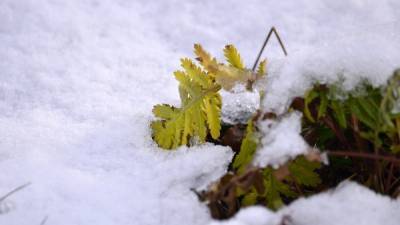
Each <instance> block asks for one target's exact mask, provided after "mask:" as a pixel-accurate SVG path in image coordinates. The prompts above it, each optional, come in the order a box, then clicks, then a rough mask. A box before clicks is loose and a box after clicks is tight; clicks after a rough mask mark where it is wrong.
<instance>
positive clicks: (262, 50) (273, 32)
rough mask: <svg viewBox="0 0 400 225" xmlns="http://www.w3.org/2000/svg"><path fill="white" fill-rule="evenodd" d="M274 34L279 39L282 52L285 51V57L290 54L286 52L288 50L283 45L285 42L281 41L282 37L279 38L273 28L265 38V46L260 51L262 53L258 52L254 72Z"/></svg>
mask: <svg viewBox="0 0 400 225" xmlns="http://www.w3.org/2000/svg"><path fill="white" fill-rule="evenodd" d="M272 34H275V37H276V39H278V42H279V45H280V46H281V48H282V51H283V53H284V54H285V56H287V55H288V54H287V51H286V48H285V45H283V42H282V40H281V37H280V36H279V33H278V31H276V29H275V27H272V28H271V29H270V30H269V32H268V35H267V37H266V38H265V41H264V43H263V45H262V47H261V49H260V52H258V55H257V58H256V61H255V62H254V65H253V68H252V69H251V70H252V71H253V72H254V71H255V69H256V67H257V65H258V61H260V58H261V55H262V53H263V52H264V49H265V46H267V43H268V41H269V39H270V38H271V35H272Z"/></svg>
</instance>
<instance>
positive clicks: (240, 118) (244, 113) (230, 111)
mask: <svg viewBox="0 0 400 225" xmlns="http://www.w3.org/2000/svg"><path fill="white" fill-rule="evenodd" d="M220 94H221V97H222V108H221V120H222V122H223V123H226V124H238V123H240V124H246V123H247V121H248V120H249V119H250V118H251V117H252V116H253V115H254V114H255V113H256V111H257V110H258V109H259V108H260V92H259V91H258V90H253V91H248V90H246V87H245V86H244V85H236V86H235V87H234V88H233V89H232V90H231V91H225V90H223V89H222V90H221V91H220Z"/></svg>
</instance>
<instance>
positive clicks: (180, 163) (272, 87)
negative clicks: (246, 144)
mask: <svg viewBox="0 0 400 225" xmlns="http://www.w3.org/2000/svg"><path fill="white" fill-rule="evenodd" d="M399 10H400V2H399V1H397V0H386V1H385V0H381V1H372V0H365V1H361V0H352V1H345V0H338V1H328V0H326V1H311V0H293V1H272V0H271V1H262V0H251V1H227V0H226V1H211V0H210V1H195V0H192V1H173V0H168V1H146V0H137V1H127V0H101V1H100V0H68V1H65V0H1V1H0V171H1V173H0V196H1V195H2V193H7V192H8V191H9V190H11V189H13V188H15V187H17V186H19V185H21V184H24V183H26V182H31V183H32V184H31V185H30V186H29V187H27V188H26V189H24V190H22V191H20V192H18V193H16V194H15V195H13V196H11V197H10V198H8V199H7V200H6V202H2V203H1V204H2V206H1V207H0V209H1V208H5V207H6V206H7V207H9V208H10V210H9V211H8V212H7V213H6V211H7V210H2V211H4V213H2V214H0V224H6V225H24V224H40V223H41V221H43V219H44V218H47V222H46V224H57V225H62V224H65V225H71V224H74V225H75V224H84V225H86V224H99V225H100V224H104V225H106V224H118V225H120V224H121V225H123V224H143V225H145V224H166V225H167V224H193V225H196V224H207V223H209V222H210V221H211V218H210V216H209V214H208V211H207V208H206V206H205V205H203V204H202V203H200V202H198V200H197V199H196V196H195V195H194V194H193V193H192V192H191V191H190V190H189V189H190V188H197V187H201V186H204V185H206V184H207V183H209V181H210V180H213V179H216V178H218V177H219V176H220V175H221V174H223V173H224V171H225V169H226V168H225V167H226V164H227V163H228V162H229V160H230V158H231V157H232V152H231V151H230V150H229V149H228V148H224V147H215V146H212V145H205V146H200V147H196V148H194V149H189V150H187V149H184V148H182V149H180V150H178V151H176V152H165V151H161V150H159V149H158V148H156V147H155V145H154V143H153V142H152V140H151V138H150V131H149V128H148V125H149V121H150V120H151V119H152V115H151V108H152V106H153V105H154V104H157V103H170V104H177V103H178V93H177V83H176V82H175V80H174V79H173V76H172V75H171V73H172V72H173V71H174V70H175V69H176V68H178V65H179V58H181V57H183V56H191V55H192V53H191V51H192V46H193V43H197V42H198V43H202V44H203V45H204V47H205V48H206V49H208V50H209V51H211V52H212V53H213V54H214V55H217V56H218V57H219V58H221V57H222V53H221V49H222V48H223V46H224V45H225V44H227V43H233V44H235V45H236V46H237V48H238V49H239V50H240V52H241V53H242V56H243V58H244V60H245V62H246V63H247V65H249V66H250V65H251V63H252V62H253V60H254V57H255V55H256V53H257V51H258V49H259V47H260V45H261V42H262V41H263V39H264V37H265V33H266V32H267V30H268V29H269V28H270V27H271V26H276V27H277V28H278V30H279V31H280V33H281V36H282V38H283V39H284V42H285V44H286V45H287V48H288V51H289V57H288V58H286V59H283V58H282V53H281V52H280V50H279V48H278V47H276V46H272V45H274V44H276V42H275V43H274V42H271V43H270V44H272V45H271V46H269V47H268V50H267V54H266V56H268V58H269V59H270V66H271V68H270V75H269V76H270V82H269V83H268V86H267V90H268V92H267V96H266V98H265V101H264V102H263V105H264V107H265V108H266V109H268V110H275V111H280V110H282V109H283V108H284V107H285V106H286V104H287V101H288V99H289V97H290V96H293V95H296V94H298V93H301V92H302V91H303V90H304V89H305V88H306V87H307V85H309V82H307V80H309V78H316V79H323V80H328V81H332V80H335V79H336V78H337V77H336V76H337V74H342V75H343V76H344V77H346V78H347V79H348V80H349V81H348V84H347V85H348V86H349V87H350V86H351V85H353V84H354V82H355V81H356V80H358V79H359V77H360V76H361V75H362V76H367V77H369V78H370V79H371V80H373V81H374V82H376V83H382V82H384V81H385V78H387V77H388V76H389V75H391V72H392V70H393V69H394V68H395V67H396V66H400V51H399V49H400V13H399ZM375 32H376V33H375ZM321 75H322V77H318V76H321ZM336 192H338V194H337V196H339V197H338V198H339V199H336V198H334V196H336V194H334V195H330V194H323V195H321V196H316V197H313V198H311V199H310V200H299V201H297V202H296V203H294V204H293V205H291V206H289V207H288V208H287V209H283V210H282V213H285V212H289V211H287V210H290V209H293V210H294V211H293V212H294V214H293V215H295V216H294V217H293V220H294V222H295V224H334V222H336V221H338V222H340V223H341V224H354V221H357V222H359V221H360V219H361V218H364V217H365V214H362V212H363V209H364V207H365V205H366V204H371V205H374V204H375V203H376V202H378V204H379V205H377V207H378V206H381V205H382V207H385V208H388V211H380V210H378V209H375V208H374V207H373V206H368V207H370V208H367V211H366V213H368V214H369V215H372V216H376V217H374V219H373V220H368V221H364V222H365V223H364V224H378V223H379V221H381V220H384V219H385V224H398V223H397V221H400V218H399V214H396V213H395V210H396V209H397V212H398V211H399V203H398V201H397V202H390V201H389V200H387V199H386V198H381V197H377V196H375V195H374V194H373V193H371V192H368V191H367V190H364V189H363V188H361V187H358V186H355V185H354V184H350V185H346V186H343V187H341V189H339V190H337V191H335V193H336ZM353 192H356V193H358V192H360V195H361V194H363V193H365V194H363V195H362V196H367V197H366V198H368V199H367V200H365V201H363V199H362V196H361V197H357V199H356V200H352V199H350V198H351V197H352V194H351V193H353ZM357 196H358V195H357ZM318 199H322V200H324V201H321V200H318ZM326 199H327V200H328V201H332V204H336V203H335V202H337V204H339V206H341V208H342V210H341V211H340V212H338V213H336V211H335V213H334V214H333V215H328V214H323V213H322V214H318V215H314V214H311V213H312V212H314V210H315V212H316V213H320V212H321V211H319V210H322V209H323V208H324V207H327V208H326V209H327V211H329V210H330V208H329V207H334V206H326V204H329V203H327V201H325V200H326ZM347 201H348V202H349V206H348V207H349V208H348V210H344V209H347V208H345V206H346V202H347ZM396 207H397V208H396ZM306 208H310V211H308V210H307V211H306V210H305V209H306ZM251 210H252V209H250V211H251ZM255 210H256V211H257V210H259V209H255ZM259 211H260V210H259ZM261 211H262V212H260V213H256V214H257V215H259V216H261V217H262V216H265V215H263V214H264V213H265V214H268V215H271V217H274V216H275V217H276V216H279V215H280V214H279V213H281V212H279V213H278V214H277V215H275V214H271V213H270V212H268V211H265V210H261ZM369 212H375V214H371V213H369ZM245 213H246V212H243V214H245ZM252 214H254V212H250V215H252ZM343 214H346V215H345V216H347V217H350V216H352V217H354V219H349V220H345V219H342V220H335V219H334V218H337V217H339V218H341V217H343V216H344V215H343ZM302 215H308V216H305V217H303V216H302ZM386 219H390V221H389V222H387V221H388V220H386ZM323 221H325V222H323ZM232 222H234V223H236V224H240V220H237V221H232ZM242 224H243V223H242ZM249 224H257V223H249ZM260 224H261V223H260Z"/></svg>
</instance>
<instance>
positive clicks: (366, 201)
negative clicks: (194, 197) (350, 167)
mask: <svg viewBox="0 0 400 225" xmlns="http://www.w3.org/2000/svg"><path fill="white" fill-rule="evenodd" d="M399 210H400V201H394V200H391V199H390V198H388V197H385V196H380V195H378V194H376V193H374V192H372V191H370V190H368V189H366V188H365V187H363V186H361V185H359V184H357V183H353V182H346V181H345V182H343V183H341V184H340V185H339V186H338V187H337V188H335V189H334V190H330V191H328V192H325V193H321V194H318V195H314V196H312V197H309V198H301V199H298V200H296V201H295V202H293V203H292V204H291V205H290V206H288V207H285V208H283V209H281V210H279V211H278V212H277V213H273V212H271V211H269V210H267V209H265V208H262V207H260V206H253V207H248V208H245V209H243V210H241V211H240V212H239V213H238V214H237V215H236V216H235V217H234V218H232V219H231V220H228V221H223V222H217V221H214V222H212V223H210V225H280V224H281V222H282V221H286V224H296V225H309V224H315V225H336V224H357V225H379V224H387V225H398V224H399V221H400V214H399Z"/></svg>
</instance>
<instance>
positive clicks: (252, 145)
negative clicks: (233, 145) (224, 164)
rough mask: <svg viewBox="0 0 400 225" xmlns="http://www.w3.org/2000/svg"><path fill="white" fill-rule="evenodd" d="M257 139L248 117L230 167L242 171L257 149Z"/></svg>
mask: <svg viewBox="0 0 400 225" xmlns="http://www.w3.org/2000/svg"><path fill="white" fill-rule="evenodd" d="M257 143H258V139H257V137H256V135H255V133H254V125H253V121H252V120H251V119H250V120H249V122H248V123H247V128H246V136H245V137H244V139H243V140H242V144H241V146H240V151H239V153H238V154H237V155H236V157H235V159H234V161H233V164H232V167H233V168H234V169H235V170H238V171H239V172H240V173H242V172H243V171H244V170H245V169H246V166H247V165H248V164H249V163H250V162H251V160H253V156H254V153H255V152H256V149H257Z"/></svg>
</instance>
